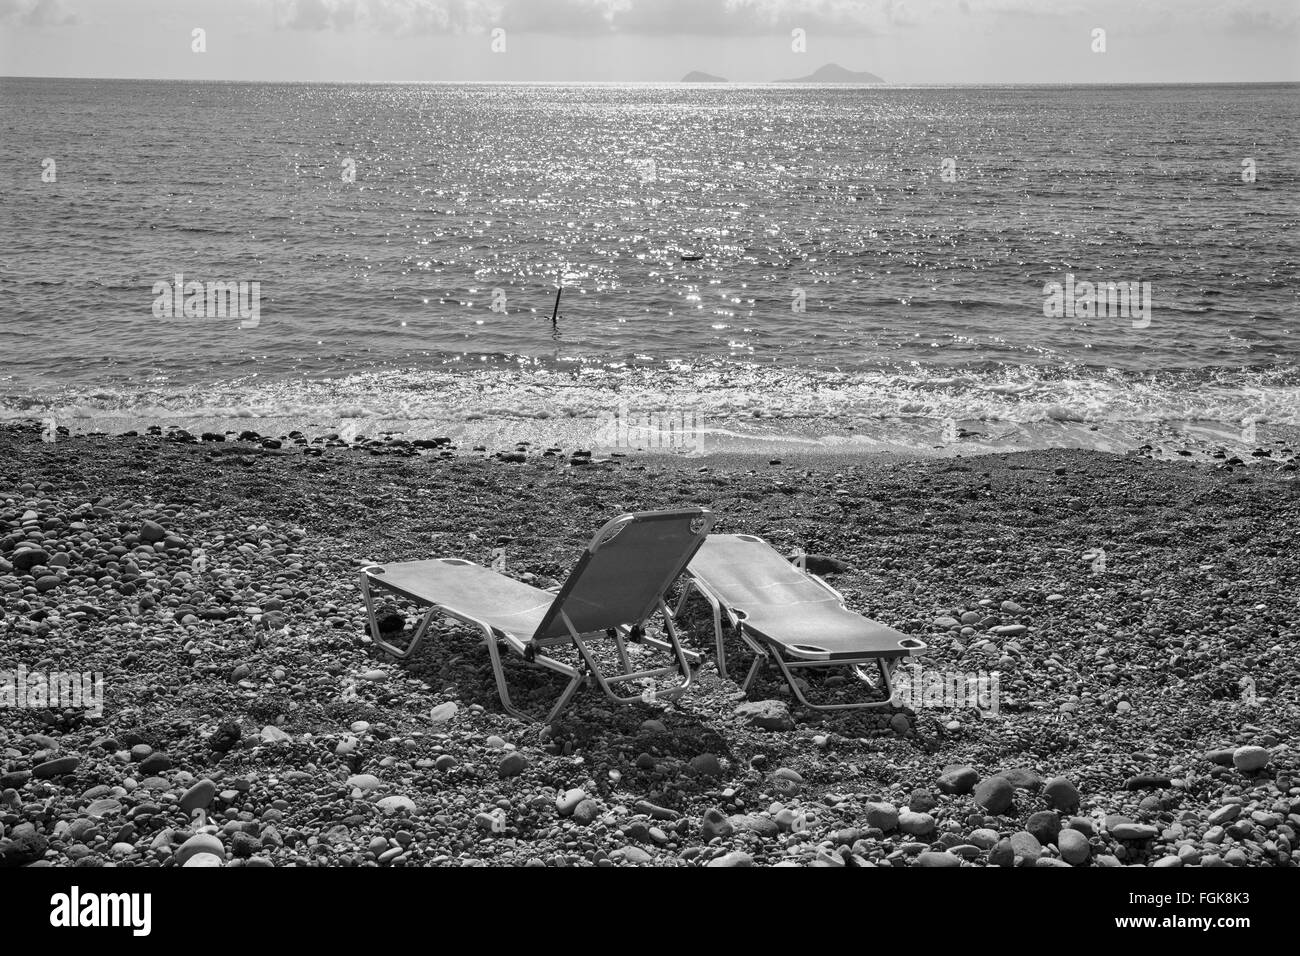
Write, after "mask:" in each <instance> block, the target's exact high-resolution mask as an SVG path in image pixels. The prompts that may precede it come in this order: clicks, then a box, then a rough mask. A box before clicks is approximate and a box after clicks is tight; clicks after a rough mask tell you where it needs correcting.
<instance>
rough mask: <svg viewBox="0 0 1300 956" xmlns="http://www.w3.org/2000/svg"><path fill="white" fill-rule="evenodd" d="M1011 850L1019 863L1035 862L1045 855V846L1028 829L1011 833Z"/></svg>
mask: <svg viewBox="0 0 1300 956" xmlns="http://www.w3.org/2000/svg"><path fill="white" fill-rule="evenodd" d="M1011 852H1012V853H1013V854H1014V855H1015V859H1016V863H1017V864H1024V863H1033V862H1034V861H1035V860H1037V859H1038V858H1039V857H1040V856H1042V855H1043V846H1042V844H1041V843H1040V842H1039V841H1038V838H1037V837H1035V836H1034V835H1033V834H1032V833H1030V832H1029V831H1028V830H1018V831H1017V832H1015V833H1013V834H1011Z"/></svg>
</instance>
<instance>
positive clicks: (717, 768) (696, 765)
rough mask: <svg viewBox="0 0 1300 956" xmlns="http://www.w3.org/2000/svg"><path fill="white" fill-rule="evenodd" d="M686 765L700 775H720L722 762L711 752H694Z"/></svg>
mask: <svg viewBox="0 0 1300 956" xmlns="http://www.w3.org/2000/svg"><path fill="white" fill-rule="evenodd" d="M688 766H689V767H690V768H691V772H692V773H695V774H698V775H699V776H701V777H721V776H722V763H721V761H719V760H718V758H717V757H716V756H714V755H713V754H707V753H706V754H696V755H695V756H694V757H692V758H691V760H690V763H689V764H688Z"/></svg>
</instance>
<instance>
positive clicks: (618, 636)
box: [612, 628, 632, 674]
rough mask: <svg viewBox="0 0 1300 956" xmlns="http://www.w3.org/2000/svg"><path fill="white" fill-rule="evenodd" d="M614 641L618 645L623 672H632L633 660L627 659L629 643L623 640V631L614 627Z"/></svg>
mask: <svg viewBox="0 0 1300 956" xmlns="http://www.w3.org/2000/svg"><path fill="white" fill-rule="evenodd" d="M612 633H613V635H614V643H615V644H617V645H618V660H619V663H620V664H622V665H623V673H624V674H627V673H630V672H631V670H632V662H631V661H629V660H628V659H627V643H626V642H625V641H624V640H623V632H622V631H621V630H619V629H618V628H613V629H612Z"/></svg>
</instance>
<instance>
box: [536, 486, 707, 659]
mask: <svg viewBox="0 0 1300 956" xmlns="http://www.w3.org/2000/svg"><path fill="white" fill-rule="evenodd" d="M712 524H713V514H712V512H710V511H709V510H708V509H707V508H687V509H683V510H681V511H644V512H640V513H637V514H625V515H621V516H620V517H618V518H615V519H614V520H613V521H610V522H609V523H608V524H606V525H605V527H603V528H601V529H600V531H598V532H597V533H596V536H595V537H594V538H592V539H591V544H590V545H588V546H587V550H586V551H584V552H583V554H582V557H581V558H579V559H578V563H577V564H576V565H575V566H574V568H573V571H572V572H571V573H570V574H569V578H568V580H567V581H565V582H564V586H563V587H562V588H561V589H560V593H559V594H558V595H557V596H556V598H555V602H554V603H553V604H552V605H551V608H550V610H549V611H548V612H547V614H546V617H545V618H543V619H542V623H541V625H540V626H539V627H538V628H537V633H536V634H535V635H534V637H537V638H547V637H560V636H562V635H564V634H567V633H568V632H569V631H568V628H567V627H566V626H565V623H564V619H563V618H562V617H561V616H560V614H561V612H563V613H564V614H565V615H567V616H568V618H569V620H570V621H571V622H572V623H573V626H574V628H575V629H576V630H577V631H578V633H579V634H587V633H590V632H592V631H603V630H606V629H608V628H611V627H618V626H620V625H632V624H640V623H642V622H643V621H645V620H646V618H648V617H650V615H651V614H653V613H654V612H655V609H656V608H657V607H658V604H659V601H660V600H662V599H663V596H664V593H665V592H666V591H667V590H668V588H669V587H670V586H671V585H672V583H673V582H674V581H675V580H677V577H678V575H680V574H681V573H682V571H683V569H684V568H685V567H686V565H687V564H688V563H690V560H691V558H692V557H694V555H695V552H696V551H697V550H698V549H699V547H700V545H701V544H702V543H703V542H704V539H705V537H706V536H707V535H708V533H709V528H710V527H711V526H712Z"/></svg>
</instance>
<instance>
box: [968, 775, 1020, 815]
mask: <svg viewBox="0 0 1300 956" xmlns="http://www.w3.org/2000/svg"><path fill="white" fill-rule="evenodd" d="M1014 797H1015V787H1013V786H1012V785H1011V782H1010V781H1008V780H1007V779H1006V778H1005V777H985V778H984V779H983V780H981V781H980V782H979V783H978V784H976V785H975V802H976V803H978V804H979V805H980V806H981V807H983V808H984V809H985V810H987V811H988V812H989V813H992V814H994V815H1000V814H1003V813H1006V812H1007V810H1009V809H1011V802H1012V799H1013V798H1014Z"/></svg>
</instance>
